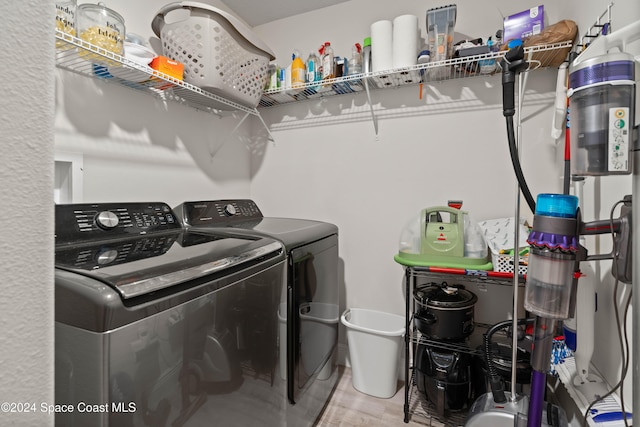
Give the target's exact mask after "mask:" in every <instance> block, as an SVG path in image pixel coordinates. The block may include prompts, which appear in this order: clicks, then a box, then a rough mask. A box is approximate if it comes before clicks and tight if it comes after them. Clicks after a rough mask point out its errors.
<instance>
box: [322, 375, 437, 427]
mask: <svg viewBox="0 0 640 427" xmlns="http://www.w3.org/2000/svg"><path fill="white" fill-rule="evenodd" d="M315 425H316V426H318V427H325V426H342V427H351V426H421V427H424V426H430V427H431V426H433V427H442V426H443V424H441V423H439V422H438V421H436V420H433V419H427V418H423V417H420V416H418V415H414V416H412V417H411V418H410V420H409V423H406V424H405V422H404V384H403V383H402V382H398V391H397V392H396V394H395V395H394V396H393V397H391V398H389V399H380V398H376V397H373V396H369V395H367V394H364V393H361V392H359V391H358V390H356V389H355V388H353V385H352V384H351V369H350V368H347V367H344V366H340V367H339V379H338V385H337V387H336V389H335V390H334V392H333V395H332V396H331V399H330V401H329V403H328V404H327V406H326V407H325V408H324V411H323V412H322V414H321V415H320V417H319V418H318V421H317V422H316V424H315Z"/></svg>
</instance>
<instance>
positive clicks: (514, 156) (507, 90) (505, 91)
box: [500, 45, 536, 213]
mask: <svg viewBox="0 0 640 427" xmlns="http://www.w3.org/2000/svg"><path fill="white" fill-rule="evenodd" d="M500 66H501V67H502V114H503V115H504V116H505V118H506V119H507V139H508V141H509V153H510V154H511V163H512V164H513V170H514V171H515V173H516V178H517V180H518V184H519V185H520V189H521V190H522V193H523V195H524V198H525V200H526V201H527V204H528V205H529V209H531V212H533V213H535V212H536V202H535V200H534V199H533V196H532V195H531V191H529V186H528V185H527V181H526V180H525V178H524V174H523V173H522V166H521V165H520V159H519V158H518V148H517V147H516V136H515V130H514V127H513V115H514V114H515V112H516V107H515V82H516V75H517V74H518V73H519V72H521V71H524V70H526V69H527V68H528V67H529V63H528V62H526V61H525V60H524V48H523V47H522V45H520V46H516V47H514V48H511V49H510V50H509V51H508V52H507V53H506V54H505V56H504V58H503V59H502V61H501V62H500Z"/></svg>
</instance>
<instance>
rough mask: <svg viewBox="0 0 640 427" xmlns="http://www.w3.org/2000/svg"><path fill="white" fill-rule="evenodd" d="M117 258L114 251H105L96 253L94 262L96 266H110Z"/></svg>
mask: <svg viewBox="0 0 640 427" xmlns="http://www.w3.org/2000/svg"><path fill="white" fill-rule="evenodd" d="M116 258H118V251H117V250H115V249H106V250H103V251H101V252H99V253H98V255H97V256H96V261H97V263H98V265H107V264H111V263H112V262H113V261H115V260H116Z"/></svg>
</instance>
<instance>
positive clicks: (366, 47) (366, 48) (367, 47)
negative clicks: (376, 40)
mask: <svg viewBox="0 0 640 427" xmlns="http://www.w3.org/2000/svg"><path fill="white" fill-rule="evenodd" d="M362 72H363V73H365V74H366V73H370V72H371V37H367V38H366V39H364V43H363V44H362Z"/></svg>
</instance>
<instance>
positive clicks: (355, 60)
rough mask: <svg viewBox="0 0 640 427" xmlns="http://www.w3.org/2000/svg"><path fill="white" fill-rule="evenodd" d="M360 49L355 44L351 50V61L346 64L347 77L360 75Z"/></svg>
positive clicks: (357, 44)
mask: <svg viewBox="0 0 640 427" xmlns="http://www.w3.org/2000/svg"><path fill="white" fill-rule="evenodd" d="M361 51H362V47H361V46H360V43H356V44H355V45H353V47H352V48H351V59H350V60H349V63H348V67H347V69H348V75H352V74H360V73H362V52H361Z"/></svg>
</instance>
